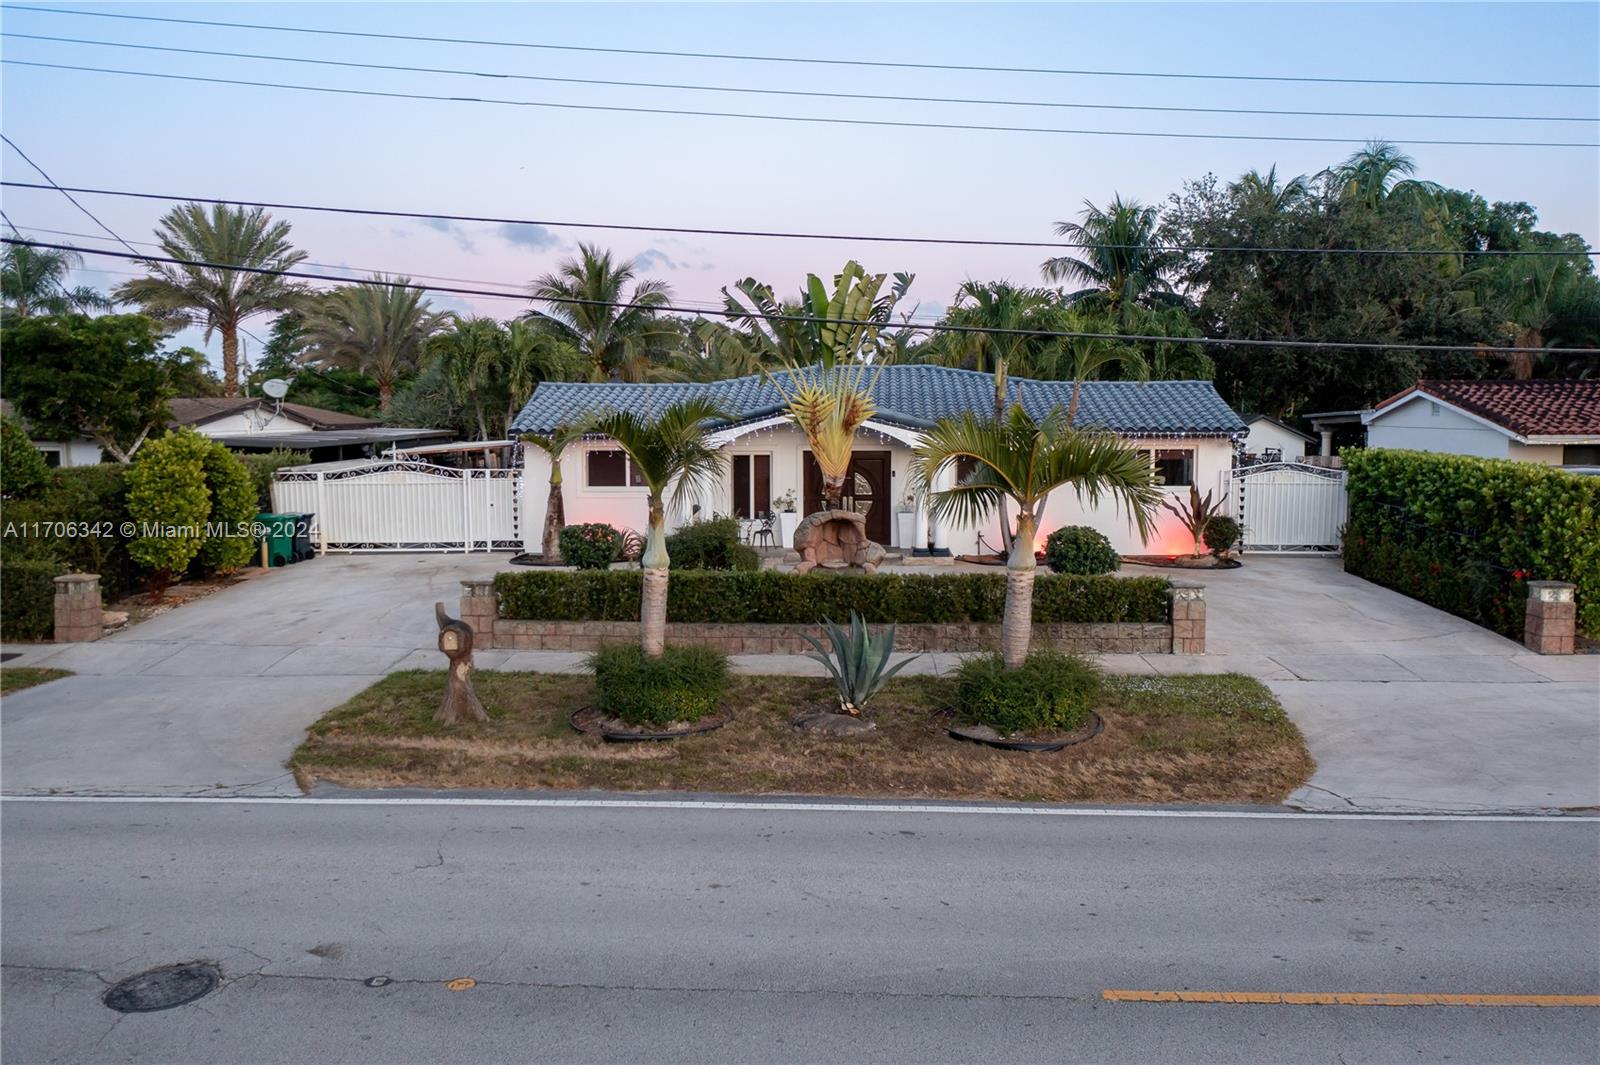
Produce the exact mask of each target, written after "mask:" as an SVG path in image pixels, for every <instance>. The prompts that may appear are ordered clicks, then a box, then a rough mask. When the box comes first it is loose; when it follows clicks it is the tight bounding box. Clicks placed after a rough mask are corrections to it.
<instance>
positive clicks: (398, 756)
mask: <svg viewBox="0 0 1600 1065" xmlns="http://www.w3.org/2000/svg"><path fill="white" fill-rule="evenodd" d="M475 682H476V684H477V688H478V694H479V695H480V696H481V697H482V699H483V702H484V705H485V706H486V707H487V708H488V710H489V714H490V717H491V720H490V722H489V723H488V724H487V725H482V726H464V727H463V726H457V727H454V728H446V727H444V726H441V725H436V724H434V723H433V720H432V717H433V712H434V710H435V709H436V708H437V707H438V704H439V699H440V696H441V693H442V692H443V688H444V674H443V673H442V672H432V671H428V672H423V671H415V672H408V673H395V674H392V675H390V676H388V677H386V678H384V679H383V680H381V681H379V682H378V683H377V684H374V685H373V686H372V687H370V688H368V689H367V690H366V691H364V692H361V693H360V694H359V695H357V696H356V697H355V698H353V699H351V700H350V701H349V702H347V703H345V704H344V705H343V706H340V707H337V708H335V709H333V710H330V711H329V712H328V713H327V714H326V715H324V716H323V717H322V719H321V720H319V721H318V722H317V723H316V724H314V725H312V726H311V728H310V729H309V730H308V734H307V738H306V741H305V742H304V743H303V744H301V746H300V748H299V750H297V751H296V752H295V753H294V756H293V758H292V759H291V760H290V765H291V767H292V768H293V769H294V770H295V774H296V777H297V779H299V781H300V782H301V785H302V786H304V787H309V786H310V785H311V784H312V783H313V782H314V781H316V780H326V781H330V782H333V783H337V784H342V785H345V786H347V787H354V788H382V787H398V786H415V787H431V788H553V789H561V790H577V789H583V788H603V789H608V790H616V791H690V792H696V791H706V792H734V793H743V794H802V795H856V796H879V797H895V798H909V797H922V798H939V799H1004V800H1012V801H1020V802H1088V803H1164V802H1216V803H1278V802H1281V801H1282V800H1283V799H1284V797H1285V796H1287V795H1288V794H1289V793H1290V792H1291V791H1293V790H1294V789H1295V788H1296V787H1298V786H1299V785H1301V784H1302V783H1304V782H1305V781H1306V779H1307V778H1308V777H1310V776H1311V771H1312V768H1313V762H1312V760H1311V756H1310V755H1309V754H1308V753H1307V752H1306V748H1305V743H1304V741H1303V740H1302V739H1301V736H1300V731H1299V730H1298V729H1297V728H1295V726H1294V725H1293V723H1291V722H1290V721H1289V719H1288V716H1287V715H1285V714H1284V712H1283V708H1282V707H1280V706H1279V705H1278V702H1277V700H1276V699H1274V698H1273V697H1272V694H1271V692H1269V691H1268V690H1267V689H1266V688H1265V687H1263V686H1262V685H1261V684H1260V683H1258V682H1257V681H1255V680H1252V679H1251V678H1249V677H1243V676H1237V675H1225V676H1187V677H1133V676H1110V677H1107V678H1106V685H1105V692H1104V694H1103V695H1102V697H1101V698H1100V699H1099V701H1098V702H1097V703H1096V708H1097V709H1098V711H1099V713H1100V715H1101V716H1102V717H1103V718H1105V723H1106V727H1105V731H1104V732H1103V733H1102V734H1101V735H1100V736H1098V737H1096V738H1095V739H1093V740H1091V741H1089V742H1088V743H1085V744H1082V745H1080V746H1076V747H1068V748H1066V749H1065V750H1062V751H1058V752H1055V753H1052V754H1022V753H1018V752H1011V751H999V750H994V749H992V748H988V747H981V746H978V745H975V744H970V743H963V742H958V741H956V740H952V739H949V738H948V737H947V736H945V734H944V732H943V731H942V730H937V729H935V728H933V727H931V725H930V723H929V714H930V710H931V709H932V708H934V707H937V706H942V705H947V704H948V701H949V699H950V697H951V694H952V690H953V687H954V685H953V683H952V682H951V681H949V680H946V679H943V678H936V677H901V678H896V679H895V680H894V681H892V682H891V683H890V685H889V687H888V688H887V689H886V690H885V691H884V692H883V693H881V694H880V695H879V696H878V697H877V698H876V699H874V700H873V703H872V711H873V716H874V717H875V719H876V720H877V722H878V730H877V732H876V733H874V734H873V735H871V736H870V737H868V738H866V739H858V740H839V739H833V738H830V737H820V736H815V735H809V734H800V733H797V732H795V731H793V730H792V729H791V728H790V727H789V722H790V720H791V719H792V718H793V717H794V716H795V715H796V714H797V713H798V712H800V711H802V710H808V709H822V708H824V707H826V706H827V705H828V702H829V697H830V692H831V690H832V689H831V688H830V687H829V686H828V685H827V684H826V683H825V682H823V681H820V680H815V679H810V678H797V677H732V678H730V680H729V686H728V694H727V696H726V697H725V700H724V704H725V705H727V706H731V707H734V708H735V717H734V720H733V721H732V722H731V723H730V724H729V725H727V726H726V727H724V728H722V729H720V730H718V731H716V732H712V733H708V734H706V735H704V736H698V737H694V738H691V739H683V740H674V741H670V742H657V743H621V744H611V743H605V742H603V741H601V740H599V739H594V738H589V737H584V736H580V735H578V734H577V733H575V732H574V731H573V730H572V728H571V727H570V726H569V725H568V724H567V715H568V714H569V713H571V712H572V711H573V710H576V709H578V708H579V707H581V706H584V705H585V704H587V703H588V701H589V698H590V694H591V692H592V690H593V681H592V679H591V678H589V677H586V676H568V675H560V674H551V673H494V672H484V673H479V674H477V675H476V677H475Z"/></svg>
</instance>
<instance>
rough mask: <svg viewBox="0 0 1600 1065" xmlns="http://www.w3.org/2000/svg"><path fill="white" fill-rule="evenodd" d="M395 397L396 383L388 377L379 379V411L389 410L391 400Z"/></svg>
mask: <svg viewBox="0 0 1600 1065" xmlns="http://www.w3.org/2000/svg"><path fill="white" fill-rule="evenodd" d="M393 396H394V382H393V381H391V380H390V379H389V378H387V377H380V378H378V409H379V410H388V409H389V400H390V399H391V398H392V397H393Z"/></svg>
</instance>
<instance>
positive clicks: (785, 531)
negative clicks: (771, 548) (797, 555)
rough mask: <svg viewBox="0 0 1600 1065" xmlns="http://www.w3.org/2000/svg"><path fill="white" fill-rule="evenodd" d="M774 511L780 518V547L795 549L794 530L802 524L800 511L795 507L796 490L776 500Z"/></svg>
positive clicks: (774, 501)
mask: <svg viewBox="0 0 1600 1065" xmlns="http://www.w3.org/2000/svg"><path fill="white" fill-rule="evenodd" d="M772 509H773V512H774V513H775V514H777V516H778V546H779V547H793V546H794V530H795V528H796V527H797V526H798V525H799V524H800V511H799V508H798V507H797V506H796V505H795V499H794V489H793V488H791V489H789V490H788V491H787V492H785V493H783V495H781V496H779V497H778V498H777V499H774V500H773V501H772Z"/></svg>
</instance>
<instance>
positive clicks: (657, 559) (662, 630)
mask: <svg viewBox="0 0 1600 1065" xmlns="http://www.w3.org/2000/svg"><path fill="white" fill-rule="evenodd" d="M669 561H670V560H669V559H668V558H667V526H666V514H665V511H664V509H663V507H662V505H661V501H660V500H659V499H651V500H650V536H649V538H648V539H647V540H646V541H645V546H644V554H643V555H641V556H640V557H639V565H640V566H642V567H643V568H644V597H643V601H642V602H641V603H640V606H639V646H640V647H642V648H644V653H645V654H646V655H648V656H649V657H651V658H660V657H661V654H662V652H663V651H665V650H666V649H667V566H668V565H669Z"/></svg>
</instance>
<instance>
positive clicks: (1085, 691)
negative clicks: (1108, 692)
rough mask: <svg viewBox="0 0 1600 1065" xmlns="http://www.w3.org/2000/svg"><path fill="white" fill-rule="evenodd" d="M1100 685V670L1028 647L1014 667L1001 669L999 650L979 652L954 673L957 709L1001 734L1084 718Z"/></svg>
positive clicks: (1054, 727)
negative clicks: (996, 653)
mask: <svg viewBox="0 0 1600 1065" xmlns="http://www.w3.org/2000/svg"><path fill="white" fill-rule="evenodd" d="M1099 689H1100V673H1099V671H1098V670H1097V669H1095V667H1094V666H1093V665H1092V664H1091V663H1089V662H1087V661H1085V660H1084V659H1082V658H1077V657H1075V656H1073V655H1066V654H1061V653H1060V652H1058V651H1047V650H1038V651H1032V652H1030V653H1029V654H1028V657H1027V659H1026V660H1025V661H1024V662H1023V664H1022V665H1021V666H1020V667H1018V668H1017V669H1006V668H1005V664H1004V663H1003V662H1002V661H1001V659H1000V656H999V655H983V656H980V657H977V658H969V659H967V660H966V661H965V662H963V663H962V664H961V668H960V670H958V671H957V673H956V696H957V701H958V706H957V713H958V714H960V715H961V719H962V720H963V721H965V722H967V723H968V724H973V725H988V726H989V727H990V728H992V729H994V730H995V731H996V732H998V733H999V734H1000V735H1002V736H1009V735H1012V734H1013V733H1018V732H1070V731H1071V730H1073V729H1075V728H1077V727H1078V726H1080V725H1082V724H1083V723H1084V721H1085V720H1087V718H1088V716H1089V709H1090V707H1089V704H1090V703H1091V702H1092V701H1093V700H1094V697H1095V694H1096V693H1097V692H1098V691H1099Z"/></svg>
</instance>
